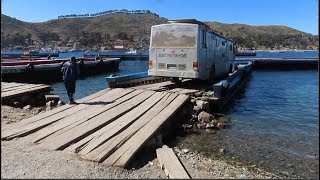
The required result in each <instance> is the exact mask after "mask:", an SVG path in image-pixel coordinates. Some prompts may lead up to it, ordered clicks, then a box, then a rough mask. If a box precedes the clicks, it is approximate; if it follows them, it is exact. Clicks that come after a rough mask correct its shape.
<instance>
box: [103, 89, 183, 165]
mask: <svg viewBox="0 0 320 180" xmlns="http://www.w3.org/2000/svg"><path fill="white" fill-rule="evenodd" d="M187 99H188V96H186V95H184V94H179V96H178V97H177V98H175V99H174V100H173V102H172V103H170V104H169V105H168V106H167V107H166V108H165V109H164V110H162V111H161V112H160V113H159V114H158V115H157V116H155V117H154V118H153V119H152V120H151V121H150V122H149V123H147V124H146V125H145V126H143V127H142V128H141V129H140V130H139V131H138V132H137V133H135V134H134V135H133V136H132V137H131V138H130V139H129V140H128V141H127V142H125V143H124V144H123V145H122V146H121V147H120V148H119V149H118V150H116V151H115V152H114V153H113V154H112V155H111V156H109V157H108V158H107V159H106V160H105V161H104V162H103V163H104V164H107V165H113V166H119V167H124V166H126V165H127V163H128V162H129V161H130V160H131V158H132V157H133V156H134V154H135V153H136V152H137V151H138V150H139V149H140V148H141V147H142V145H143V144H144V143H145V142H146V141H147V140H149V139H150V137H151V136H152V135H153V134H154V133H155V132H156V131H157V130H158V128H159V127H160V126H161V125H162V124H163V123H164V122H165V121H166V120H168V119H169V118H170V117H171V116H172V115H173V114H174V113H175V112H176V111H177V110H178V109H179V108H180V107H181V106H182V105H183V104H184V103H185V102H186V101H187Z"/></svg>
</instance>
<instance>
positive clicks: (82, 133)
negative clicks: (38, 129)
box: [42, 91, 155, 150]
mask: <svg viewBox="0 0 320 180" xmlns="http://www.w3.org/2000/svg"><path fill="white" fill-rule="evenodd" d="M154 93H155V92H153V91H146V92H145V93H143V94H139V95H138V96H136V97H134V98H132V99H130V100H128V101H126V102H125V103H122V104H123V105H121V106H116V107H114V108H112V109H110V110H108V111H106V112H104V113H102V114H100V115H98V116H96V117H94V118H92V119H90V120H88V121H86V122H84V123H82V124H80V125H79V126H76V127H75V128H73V129H71V130H69V131H67V132H65V133H62V134H60V135H58V136H57V137H55V138H54V139H53V140H52V141H50V142H46V143H43V144H42V145H43V146H42V147H47V148H49V149H54V150H63V149H64V148H66V147H67V146H69V145H70V144H72V143H74V142H77V141H79V140H81V139H83V138H84V137H86V136H88V135H90V134H92V133H93V132H95V131H97V130H99V129H100V128H102V127H103V126H105V125H107V124H109V123H111V122H112V121H114V120H115V119H117V118H119V117H120V116H122V115H123V114H124V113H126V112H128V111H130V110H131V109H132V108H134V107H136V106H137V105H139V104H140V103H141V102H143V101H144V100H146V99H147V98H149V97H150V96H151V95H152V94H154Z"/></svg>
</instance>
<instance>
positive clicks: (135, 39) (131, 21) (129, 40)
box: [1, 12, 319, 49]
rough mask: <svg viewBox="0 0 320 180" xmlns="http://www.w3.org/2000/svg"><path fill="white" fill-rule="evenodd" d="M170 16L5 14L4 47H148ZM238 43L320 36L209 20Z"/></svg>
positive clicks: (291, 44)
mask: <svg viewBox="0 0 320 180" xmlns="http://www.w3.org/2000/svg"><path fill="white" fill-rule="evenodd" d="M166 22H167V19H165V18H161V17H159V16H158V15H156V14H154V13H136V14H129V13H119V12H118V13H112V14H107V15H102V16H97V17H84V18H62V19H54V20H50V21H47V22H42V23H29V22H23V21H20V20H17V19H15V18H11V17H9V16H6V15H3V14H2V15H1V43H2V48H8V47H11V48H12V47H14V46H22V47H26V46H30V45H31V46H34V45H36V46H37V44H38V45H39V46H48V45H50V46H52V47H55V48H56V47H57V46H72V47H73V46H74V45H77V46H78V47H80V48H93V47H106V48H107V49H110V48H112V47H113V46H114V45H124V46H125V47H126V48H138V47H139V46H143V48H144V49H146V48H148V43H149V36H150V28H151V26H152V25H156V24H161V23H166ZM205 23H206V24H208V25H209V26H210V27H211V28H212V29H213V30H214V31H216V32H217V33H219V34H222V35H224V36H226V37H228V38H230V39H233V40H234V41H235V42H236V43H237V44H238V46H240V47H244V48H253V49H254V48H255V49H283V48H290V49H317V48H318V42H319V37H318V36H314V35H311V34H308V33H304V32H301V31H298V30H296V29H293V28H290V27H286V26H250V25H245V24H224V23H220V22H205Z"/></svg>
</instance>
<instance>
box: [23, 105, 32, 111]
mask: <svg viewBox="0 0 320 180" xmlns="http://www.w3.org/2000/svg"><path fill="white" fill-rule="evenodd" d="M23 109H25V110H30V109H32V106H31V105H27V106H25V107H23Z"/></svg>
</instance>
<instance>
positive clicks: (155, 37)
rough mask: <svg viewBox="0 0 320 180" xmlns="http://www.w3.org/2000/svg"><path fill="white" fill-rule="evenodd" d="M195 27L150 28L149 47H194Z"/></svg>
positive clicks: (165, 26)
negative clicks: (150, 38)
mask: <svg viewBox="0 0 320 180" xmlns="http://www.w3.org/2000/svg"><path fill="white" fill-rule="evenodd" d="M196 30H197V28H196V26H190V25H163V26H155V27H153V28H152V40H151V47H155V48H164V47H170V48H171V47H173V48H178V47H183V48H185V47H189V48H192V47H196Z"/></svg>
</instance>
